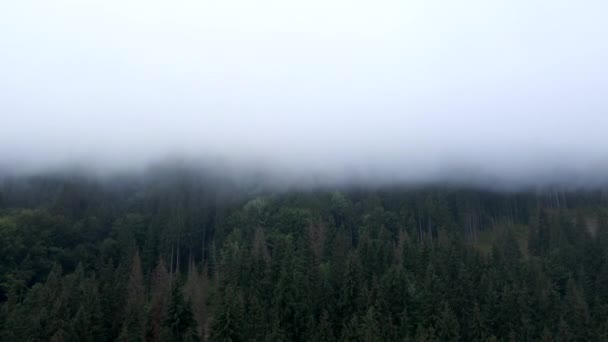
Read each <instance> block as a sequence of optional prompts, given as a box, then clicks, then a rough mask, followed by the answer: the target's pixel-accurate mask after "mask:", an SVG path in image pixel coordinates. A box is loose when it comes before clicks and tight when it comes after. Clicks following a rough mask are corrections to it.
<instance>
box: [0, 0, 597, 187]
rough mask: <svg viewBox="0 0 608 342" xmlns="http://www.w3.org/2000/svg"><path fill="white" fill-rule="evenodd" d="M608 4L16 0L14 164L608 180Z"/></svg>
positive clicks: (8, 84)
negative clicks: (168, 161) (188, 163)
mask: <svg viewBox="0 0 608 342" xmlns="http://www.w3.org/2000/svg"><path fill="white" fill-rule="evenodd" d="M607 12H608V4H607V3H606V2H605V1H599V0H598V1H594V0H583V1H577V2H572V1H562V0H557V1H556V0H551V1H549V0H535V1H523V0H514V1H502V0H499V1H481V0H464V1H458V2H454V1H451V2H448V1H439V0H432V1H427V0H409V1H396V0H395V1H393V0H380V1H358V0H355V1H345V0H330V1H321V0H312V1H299V2H295V1H294V2H292V1H273V0H259V1H245V0H222V1H219V0H198V1H195V0H181V1H167V0H151V1H150V0H148V1H143V0H131V1H129V0H127V1H118V0H104V1H101V0H91V1H80V0H56V1H44V2H42V1H33V0H23V1H5V2H3V3H2V4H0V50H1V53H0V165H2V166H3V167H5V168H9V167H10V168H15V169H19V170H30V171H31V170H35V171H36V170H37V171H40V170H45V169H48V168H58V167H63V166H65V165H70V164H84V165H88V166H89V167H91V168H101V169H132V168H141V167H144V166H145V165H148V164H149V163H151V162H154V161H157V160H159V159H162V158H166V157H168V156H181V157H184V158H190V159H196V160H206V161H207V162H208V163H214V162H215V161H216V160H222V161H228V163H229V164H230V165H241V166H242V165H256V166H257V167H259V168H265V169H268V170H275V172H277V173H283V174H292V175H297V177H295V178H298V177H300V178H301V177H309V178H314V177H320V178H325V179H327V180H329V179H333V180H337V181H340V180H341V181H344V178H346V177H350V179H354V180H361V181H377V182H384V183H390V182H418V181H466V182H475V181H479V180H480V179H482V180H483V182H486V183H492V182H504V183H550V182H570V183H573V184H575V183H576V184H584V183H593V184H598V183H606V180H608V138H607V132H608V97H607V94H608V62H607V61H608V44H606V38H605V37H606V35H607V34H608V23H607V22H606V20H605V13H607ZM235 167H236V166H235ZM277 170H280V171H277Z"/></svg>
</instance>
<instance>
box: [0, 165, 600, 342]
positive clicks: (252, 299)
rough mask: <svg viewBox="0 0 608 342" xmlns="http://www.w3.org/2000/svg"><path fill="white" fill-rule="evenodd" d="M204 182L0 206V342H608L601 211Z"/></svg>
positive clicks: (51, 186) (595, 198)
mask: <svg viewBox="0 0 608 342" xmlns="http://www.w3.org/2000/svg"><path fill="white" fill-rule="evenodd" d="M215 182H216V180H210V179H202V178H201V179H197V178H196V177H190V176H184V177H182V178H179V179H176V180H170V181H168V180H166V179H162V178H159V179H157V180H156V181H154V182H149V183H145V182H144V184H139V185H129V186H126V185H121V186H116V187H110V186H103V185H101V184H96V183H95V182H93V181H85V180H79V179H70V180H67V179H65V180H52V181H51V180H49V181H48V182H40V181H37V182H32V183H31V184H30V185H29V186H28V187H12V188H11V189H12V190H11V191H10V192H5V193H2V194H1V195H2V196H1V197H2V203H1V205H2V207H0V260H2V262H1V263H0V341H117V340H120V341H539V340H540V341H603V340H606V339H608V209H607V208H608V203H606V198H607V197H606V196H605V194H602V193H594V192H586V193H583V192H573V193H559V195H555V193H554V192H551V194H550V196H545V195H544V194H542V193H535V194H532V193H517V194H513V193H511V194H500V193H490V192H484V191H478V190H477V191H476V190H463V189H442V188H439V187H436V188H429V189H417V190H416V189H410V190H375V191H371V190H369V191H364V190H357V191H354V190H353V191H341V192H339V191H328V192H307V193H303V192H288V193H283V194H271V195H267V196H247V195H246V194H245V193H243V192H231V191H228V190H229V189H231V188H230V187H229V186H228V185H223V186H224V187H227V188H226V189H223V188H222V187H221V186H219V185H217V184H216V183H215ZM41 184H44V186H42V185H41ZM15 189H17V190H15ZM19 189H21V190H19ZM0 190H2V187H1V186H0ZM0 192H1V191H0ZM557 196H559V197H557ZM547 198H553V199H554V200H553V201H549V200H547ZM555 198H559V203H557V202H556V201H555ZM566 204H567V205H566ZM140 252H141V255H140ZM182 284H185V285H183V286H182Z"/></svg>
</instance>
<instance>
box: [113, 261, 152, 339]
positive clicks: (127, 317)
mask: <svg viewBox="0 0 608 342" xmlns="http://www.w3.org/2000/svg"><path fill="white" fill-rule="evenodd" d="M126 290H127V291H126V293H127V296H126V303H125V314H124V323H123V326H122V331H121V333H120V336H119V337H118V340H119V341H129V342H131V341H133V342H135V341H143V339H144V336H145V330H144V327H145V306H144V305H145V304H146V300H145V299H146V297H145V290H144V279H143V274H142V270H141V259H140V258H139V252H138V251H135V255H134V256H133V263H132V264H131V274H130V275H129V282H128V283H127V289H126Z"/></svg>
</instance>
